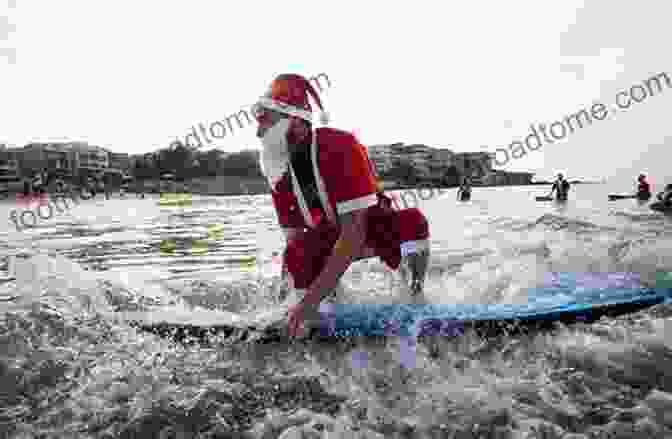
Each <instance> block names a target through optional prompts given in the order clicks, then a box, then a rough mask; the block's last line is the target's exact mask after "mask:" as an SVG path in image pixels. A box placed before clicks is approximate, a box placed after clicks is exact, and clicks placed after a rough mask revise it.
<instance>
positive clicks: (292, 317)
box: [287, 302, 306, 337]
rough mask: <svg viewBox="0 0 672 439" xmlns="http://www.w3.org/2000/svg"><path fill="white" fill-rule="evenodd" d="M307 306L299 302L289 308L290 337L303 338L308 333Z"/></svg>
mask: <svg viewBox="0 0 672 439" xmlns="http://www.w3.org/2000/svg"><path fill="white" fill-rule="evenodd" d="M304 313H305V304H304V303H303V302H299V303H297V304H296V305H293V306H291V307H290V308H289V322H288V324H287V332H288V333H289V336H290V337H303V336H304V334H305V331H306V325H305V318H304Z"/></svg>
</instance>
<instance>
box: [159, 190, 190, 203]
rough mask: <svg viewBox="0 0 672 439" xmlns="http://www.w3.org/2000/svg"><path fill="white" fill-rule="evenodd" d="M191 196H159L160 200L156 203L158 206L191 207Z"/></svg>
mask: <svg viewBox="0 0 672 439" xmlns="http://www.w3.org/2000/svg"><path fill="white" fill-rule="evenodd" d="M191 201H192V197H191V194H186V193H185V194H170V193H165V194H161V199H160V200H159V201H158V202H157V204H158V205H159V206H191Z"/></svg>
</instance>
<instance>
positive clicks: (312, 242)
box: [284, 205, 429, 289]
mask: <svg viewBox="0 0 672 439" xmlns="http://www.w3.org/2000/svg"><path fill="white" fill-rule="evenodd" d="M339 235H340V231H339V229H338V228H337V227H335V226H331V225H326V224H324V225H320V226H318V227H317V228H315V229H310V230H309V231H307V232H306V233H304V234H302V235H301V236H300V237H299V238H297V239H295V240H292V241H291V242H289V243H288V245H287V248H286V250H285V254H284V260H285V264H286V267H287V271H288V272H289V274H290V275H291V279H292V282H293V287H294V288H296V289H305V288H308V287H309V286H310V284H311V283H312V282H313V280H315V278H316V277H317V276H318V275H319V274H320V272H321V271H322V268H323V267H324V264H325V263H326V261H327V258H328V257H329V256H330V255H331V254H332V252H333V248H334V245H335V244H336V241H337V240H338V237H339ZM428 239H429V224H428V223H427V219H426V218H425V216H424V215H423V214H422V212H421V211H420V210H419V209H416V208H412V209H404V210H398V211H397V210H392V209H390V208H386V207H384V206H380V205H377V206H373V207H370V208H369V214H368V219H367V231H366V246H367V247H369V248H371V249H373V250H374V253H375V255H376V256H378V257H379V258H380V259H381V260H382V261H383V262H384V263H385V264H387V266H389V267H390V268H392V269H393V270H396V269H397V268H398V267H399V264H400V262H401V257H402V256H403V255H405V254H406V253H412V252H413V251H414V250H417V249H418V248H423V247H427V246H428V245H429V243H428Z"/></svg>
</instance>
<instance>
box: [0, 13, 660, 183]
mask: <svg viewBox="0 0 672 439" xmlns="http://www.w3.org/2000/svg"><path fill="white" fill-rule="evenodd" d="M670 13H672V3H670V2H665V1H662V0H642V1H638V2H615V1H613V0H611V1H606V0H590V1H579V0H565V1H562V2H546V1H544V2H540V1H527V0H518V1H516V0H512V1H509V2H501V1H494V0H493V1H478V0H474V1H470V2H436V1H431V2H430V1H424V0H417V1H414V2H388V3H385V5H384V6H382V3H379V2H368V3H367V2H361V1H358V2H353V1H349V0H343V1H340V2H329V3H326V2H324V3H319V5H318V4H316V3H315V2H310V3H309V2H306V1H303V0H294V1H292V2H276V1H273V2H271V1H252V2H216V1H214V0H213V1H206V0H191V1H189V2H186V1H185V2H177V1H162V2H159V1H158V0H156V1H155V0H144V1H142V2H139V1H131V0H117V1H114V2H93V1H88V2H87V1H83V0H59V1H58V2H53V1H46V0H43V1H38V0H9V1H8V0H0V102H1V103H2V105H0V143H3V142H6V143H9V144H10V145H15V146H22V145H24V144H26V143H28V142H42V141H65V140H82V141H87V142H89V143H92V144H95V145H100V146H103V147H105V148H108V149H111V150H112V151H115V152H127V153H131V154H140V153H144V152H149V151H153V150H156V149H158V148H163V147H166V146H168V144H170V143H171V142H172V141H174V140H175V139H183V138H184V136H185V135H186V134H188V133H189V131H190V129H191V127H192V126H193V125H194V124H197V123H199V122H202V123H205V124H208V123H210V122H214V121H216V120H221V119H224V118H225V117H227V116H229V115H231V114H233V113H236V112H237V111H238V110H239V109H240V108H242V107H248V106H249V105H251V104H252V103H254V102H255V100H256V99H257V97H258V96H260V95H261V94H263V93H264V92H265V90H266V89H267V87H268V85H269V84H270V82H271V80H272V79H273V77H274V76H276V75H277V74H279V73H288V72H291V73H299V74H303V75H305V76H308V77H310V76H315V75H318V74H320V73H326V74H327V75H328V77H329V79H330V81H331V88H329V89H327V90H325V91H324V92H323V93H322V98H323V101H324V104H325V106H326V109H327V111H328V112H329V113H330V115H331V119H332V121H331V123H330V126H333V127H335V128H340V129H344V130H348V131H354V132H355V133H356V134H357V135H358V136H359V137H360V139H361V140H362V142H363V143H364V144H366V145H375V144H385V143H395V142H404V143H408V144H412V143H422V144H426V145H429V146H432V147H438V148H449V149H451V150H453V151H455V152H464V151H490V152H495V150H496V148H499V147H502V148H506V149H508V145H510V144H511V142H513V141H515V140H518V139H524V138H525V136H527V135H528V134H529V129H530V128H529V127H530V124H539V123H551V122H553V121H555V120H562V119H563V118H564V117H565V116H567V115H569V114H572V113H574V112H576V111H579V110H580V109H582V108H588V109H589V108H590V106H591V105H592V104H593V103H595V102H598V101H599V102H603V103H605V105H612V102H613V101H614V99H615V95H616V93H618V92H619V91H621V90H628V89H629V88H630V87H631V86H633V85H636V84H639V83H642V81H644V80H645V79H647V78H649V77H651V76H653V75H656V74H658V73H661V72H669V74H670V77H672V57H670V56H669V47H666V45H668V43H669V41H670V39H671V38H670V37H671V36H672V27H671V26H669V16H670ZM10 51H13V53H14V55H15V56H14V59H13V60H12V59H11V58H12V57H9V56H3V54H7V53H9V52H10ZM12 61H13V63H11V62H12ZM670 109H672V89H668V90H667V91H665V92H661V93H660V94H658V95H657V96H650V97H647V98H646V100H644V101H643V102H640V103H638V104H636V105H633V106H632V107H631V108H630V109H628V110H627V111H621V112H619V113H617V114H616V113H613V114H610V115H609V117H607V118H606V119H605V120H602V121H594V122H593V124H592V125H590V126H586V127H584V128H583V129H581V130H577V131H576V132H574V133H572V134H570V135H568V136H567V137H566V138H565V139H564V140H563V141H561V142H557V141H556V142H555V143H553V144H545V145H543V147H541V148H540V149H539V150H537V151H535V152H530V153H528V154H527V155H525V156H524V157H522V158H518V159H512V160H511V161H510V162H509V163H507V164H506V165H505V166H504V167H503V168H502V169H506V170H511V171H530V172H535V173H536V174H537V176H538V178H548V177H550V176H552V175H554V174H555V173H556V172H564V173H565V174H566V175H567V176H568V177H569V178H587V179H602V178H608V179H617V180H623V181H632V180H634V179H635V178H636V176H637V174H639V173H640V172H646V173H648V174H650V175H651V179H652V180H653V181H654V183H655V182H661V183H662V182H663V181H664V180H666V181H667V182H672V171H670V159H671V158H672V152H671V151H672V149H671V146H672V125H671V124H670V123H669V115H670V114H671V112H670ZM666 117H667V119H666ZM254 131H255V128H254V126H252V125H249V126H246V127H245V128H244V129H242V130H240V129H239V130H237V131H234V132H233V133H231V134H230V135H227V136H226V137H224V138H223V139H220V140H218V141H217V143H212V144H210V145H208V146H207V147H206V148H205V149H210V148H215V147H216V148H219V149H221V150H224V151H231V152H233V151H238V150H241V149H249V148H259V146H260V144H259V141H258V139H256V137H255V136H254V134H255V133H254ZM500 157H501V156H500Z"/></svg>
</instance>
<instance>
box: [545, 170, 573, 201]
mask: <svg viewBox="0 0 672 439" xmlns="http://www.w3.org/2000/svg"><path fill="white" fill-rule="evenodd" d="M570 187H571V186H570V185H569V182H568V181H567V180H565V177H564V176H563V175H562V174H558V179H557V180H555V182H554V183H553V186H552V187H551V193H550V195H549V196H551V197H552V196H553V192H555V193H556V196H555V200H556V201H567V196H568V195H569V189H570Z"/></svg>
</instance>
